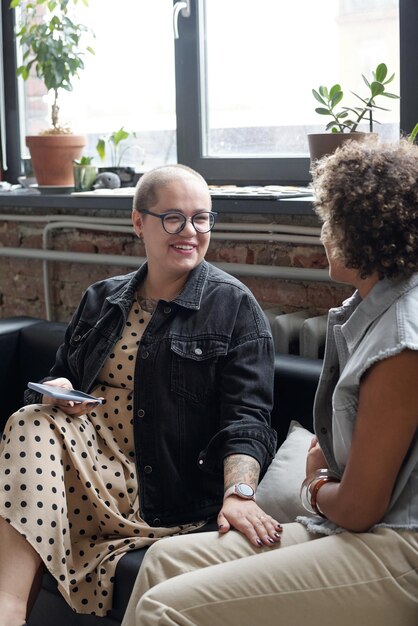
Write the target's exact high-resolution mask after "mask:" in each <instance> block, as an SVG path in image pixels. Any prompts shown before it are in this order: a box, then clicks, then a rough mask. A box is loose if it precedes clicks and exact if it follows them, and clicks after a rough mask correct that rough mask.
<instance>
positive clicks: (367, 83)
mask: <svg viewBox="0 0 418 626" xmlns="http://www.w3.org/2000/svg"><path fill="white" fill-rule="evenodd" d="M361 77H362V79H363V80H364V82H365V83H366V85H367V86H368V87H369V89H370V83H369V81H368V80H367V78H366V77H365V75H364V74H362V75H361Z"/></svg>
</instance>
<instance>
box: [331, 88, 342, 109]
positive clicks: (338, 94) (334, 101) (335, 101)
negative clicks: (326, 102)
mask: <svg viewBox="0 0 418 626" xmlns="http://www.w3.org/2000/svg"><path fill="white" fill-rule="evenodd" d="M330 95H331V92H330ZM343 96H344V94H343V92H342V91H337V92H336V93H335V95H334V96H333V98H332V100H331V109H333V108H334V107H335V106H337V104H339V103H340V102H341V100H342V99H343Z"/></svg>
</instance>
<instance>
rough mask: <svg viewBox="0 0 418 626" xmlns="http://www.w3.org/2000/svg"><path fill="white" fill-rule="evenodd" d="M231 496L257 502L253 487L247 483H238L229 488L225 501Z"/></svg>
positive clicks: (225, 494)
mask: <svg viewBox="0 0 418 626" xmlns="http://www.w3.org/2000/svg"><path fill="white" fill-rule="evenodd" d="M229 496H238V497H239V498H243V499H244V500H255V491H254V489H253V488H252V487H251V485H247V484H246V483H237V484H235V485H232V486H231V487H229V488H228V489H227V490H226V491H225V493H224V500H226V498H229Z"/></svg>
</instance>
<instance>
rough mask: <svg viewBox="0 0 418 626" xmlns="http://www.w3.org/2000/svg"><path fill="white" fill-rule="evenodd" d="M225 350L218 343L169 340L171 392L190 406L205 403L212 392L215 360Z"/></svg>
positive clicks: (216, 341)
mask: <svg viewBox="0 0 418 626" xmlns="http://www.w3.org/2000/svg"><path fill="white" fill-rule="evenodd" d="M228 346H229V344H228V343H227V342H226V341H225V340H222V339H212V338H210V339H208V338H204V339H199V338H198V337H197V338H194V339H173V340H172V341H171V390H172V391H174V392H175V393H177V394H179V395H181V396H183V397H184V398H187V399H189V400H191V401H192V402H195V403H201V402H205V401H206V400H207V399H208V398H209V397H210V396H211V395H212V394H213V393H214V392H215V391H216V389H215V383H216V373H217V363H218V359H219V357H220V356H224V355H226V354H227V352H228Z"/></svg>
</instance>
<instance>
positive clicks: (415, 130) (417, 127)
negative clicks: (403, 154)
mask: <svg viewBox="0 0 418 626" xmlns="http://www.w3.org/2000/svg"><path fill="white" fill-rule="evenodd" d="M417 134H418V123H417V124H415V126H414V128H413V129H412V133H411V134H410V135H409V138H408V141H409V143H414V141H415V138H416V136H417Z"/></svg>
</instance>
